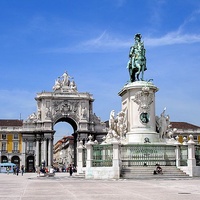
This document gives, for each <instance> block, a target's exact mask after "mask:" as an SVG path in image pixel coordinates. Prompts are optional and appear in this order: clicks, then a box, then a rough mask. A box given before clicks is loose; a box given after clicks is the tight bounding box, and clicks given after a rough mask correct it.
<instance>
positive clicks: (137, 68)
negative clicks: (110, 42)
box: [127, 33, 147, 82]
mask: <svg viewBox="0 0 200 200" xmlns="http://www.w3.org/2000/svg"><path fill="white" fill-rule="evenodd" d="M141 38H142V36H141V34H139V33H138V34H136V35H135V44H134V45H133V46H132V47H131V48H130V52H129V61H128V65H127V68H128V70H129V74H130V81H131V82H134V81H139V75H140V73H141V72H142V77H141V80H143V76H144V71H145V70H147V68H146V57H145V48H144V43H143V42H141Z"/></svg>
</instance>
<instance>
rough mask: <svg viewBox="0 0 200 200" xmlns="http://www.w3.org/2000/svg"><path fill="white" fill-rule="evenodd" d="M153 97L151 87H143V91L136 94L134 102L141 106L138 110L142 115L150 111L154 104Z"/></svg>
mask: <svg viewBox="0 0 200 200" xmlns="http://www.w3.org/2000/svg"><path fill="white" fill-rule="evenodd" d="M153 95H154V94H153V93H150V89H149V87H143V88H142V91H138V92H137V93H136V94H135V96H134V99H133V101H134V102H136V103H137V104H138V105H139V107H138V110H139V111H140V112H141V113H146V112H148V111H149V109H150V105H151V104H152V103H153V97H154V96H153Z"/></svg>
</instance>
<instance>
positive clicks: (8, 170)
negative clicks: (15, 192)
mask: <svg viewBox="0 0 200 200" xmlns="http://www.w3.org/2000/svg"><path fill="white" fill-rule="evenodd" d="M6 171H7V175H9V172H10V168H9V167H6Z"/></svg>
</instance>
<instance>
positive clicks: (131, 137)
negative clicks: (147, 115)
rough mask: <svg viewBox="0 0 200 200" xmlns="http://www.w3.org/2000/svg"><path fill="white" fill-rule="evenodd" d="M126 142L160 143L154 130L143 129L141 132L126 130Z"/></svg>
mask: <svg viewBox="0 0 200 200" xmlns="http://www.w3.org/2000/svg"><path fill="white" fill-rule="evenodd" d="M126 142H127V143H128V144H134V143H137V144H138V143H139V144H148V143H149V144H151V143H154V144H155V143H160V138H159V134H158V133H156V132H149V131H147V130H145V129H144V131H143V133H141V132H138V133H137V132H128V133H126Z"/></svg>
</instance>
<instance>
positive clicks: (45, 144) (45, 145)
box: [43, 138, 47, 165]
mask: <svg viewBox="0 0 200 200" xmlns="http://www.w3.org/2000/svg"><path fill="white" fill-rule="evenodd" d="M43 143H44V144H43V145H44V146H43V147H44V156H43V158H44V161H45V165H47V138H44V142H43Z"/></svg>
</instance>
